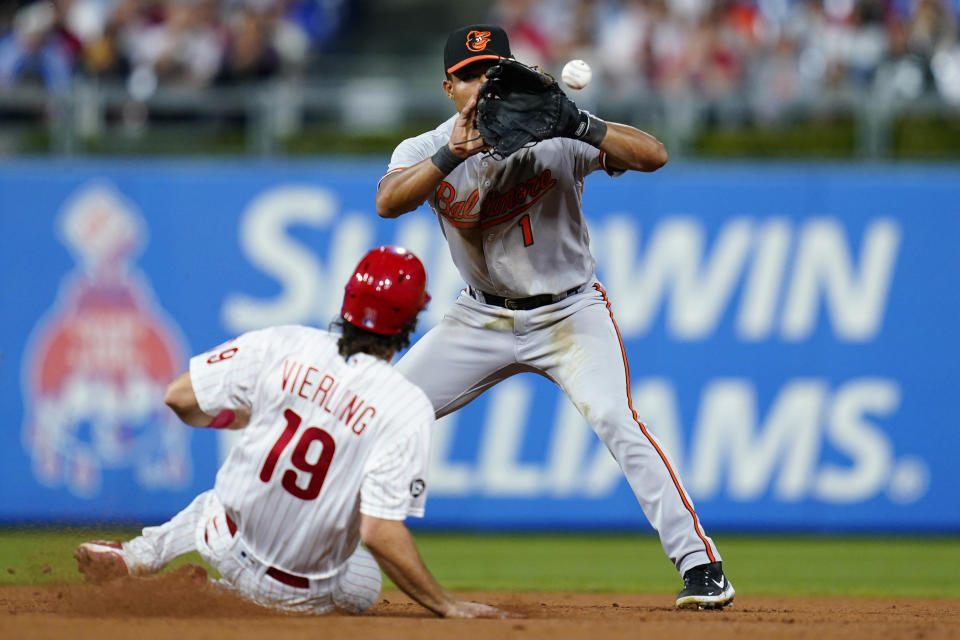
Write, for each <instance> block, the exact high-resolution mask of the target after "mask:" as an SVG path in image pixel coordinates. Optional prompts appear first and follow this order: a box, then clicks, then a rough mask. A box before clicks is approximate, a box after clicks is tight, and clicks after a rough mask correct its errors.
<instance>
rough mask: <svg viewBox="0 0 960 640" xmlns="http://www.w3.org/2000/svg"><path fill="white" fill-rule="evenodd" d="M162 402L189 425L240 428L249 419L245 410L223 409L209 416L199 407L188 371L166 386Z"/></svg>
mask: <svg viewBox="0 0 960 640" xmlns="http://www.w3.org/2000/svg"><path fill="white" fill-rule="evenodd" d="M163 402H164V403H165V404H166V405H167V406H168V407H170V408H171V409H172V410H173V412H174V413H175V414H177V417H178V418H180V419H181V420H182V421H183V422H185V423H186V424H188V425H190V426H191V427H210V428H213V429H242V428H243V427H245V426H246V424H247V422H248V421H249V419H250V414H249V412H247V411H242V410H237V411H233V410H230V409H224V410H223V411H221V412H220V413H218V414H217V415H215V416H211V415H210V414H208V413H205V412H204V411H203V410H202V409H200V405H199V404H198V403H197V395H196V393H194V391H193V382H192V381H191V380H190V372H189V371H187V372H186V373H184V374H182V375H181V376H180V377H179V378H177V379H176V380H174V381H173V382H171V383H170V384H169V385H168V386H167V392H166V394H165V395H164V397H163Z"/></svg>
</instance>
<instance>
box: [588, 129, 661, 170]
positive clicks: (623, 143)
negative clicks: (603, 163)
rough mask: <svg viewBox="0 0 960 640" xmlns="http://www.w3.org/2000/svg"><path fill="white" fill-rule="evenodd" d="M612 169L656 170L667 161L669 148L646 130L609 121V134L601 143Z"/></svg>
mask: <svg viewBox="0 0 960 640" xmlns="http://www.w3.org/2000/svg"><path fill="white" fill-rule="evenodd" d="M600 149H601V150H602V151H603V152H604V153H606V154H607V166H608V167H609V168H611V169H618V170H619V169H626V170H632V171H656V170H657V169H659V168H660V167H662V166H663V165H665V164H666V163H667V149H666V147H664V146H663V143H662V142H660V141H659V140H657V139H656V138H654V137H653V136H652V135H650V134H649V133H647V132H646V131H641V130H640V129H637V128H636V127H631V126H629V125H626V124H619V123H616V122H608V123H607V135H606V136H605V137H604V138H603V141H602V142H601V143H600Z"/></svg>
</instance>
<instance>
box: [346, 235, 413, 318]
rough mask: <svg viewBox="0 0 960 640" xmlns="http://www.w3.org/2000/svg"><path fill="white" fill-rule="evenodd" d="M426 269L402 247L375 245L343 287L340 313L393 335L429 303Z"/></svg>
mask: <svg viewBox="0 0 960 640" xmlns="http://www.w3.org/2000/svg"><path fill="white" fill-rule="evenodd" d="M426 286H427V272H426V271H425V270H424V268H423V264H422V263H421V262H420V260H419V259H418V258H417V256H415V255H413V254H412V253H410V252H409V251H407V250H406V249H404V248H403V247H390V246H384V247H377V248H376V249H373V250H371V251H370V252H369V253H368V254H367V255H365V256H363V259H362V260H360V264H358V265H357V268H356V269H355V270H354V272H353V275H352V276H350V280H349V281H348V282H347V286H346V287H344V295H343V309H341V311H340V315H341V316H343V319H344V320H346V321H347V322H349V323H350V324H352V325H354V326H357V327H360V328H361V329H366V330H367V331H372V332H373V333H379V334H381V335H388V336H390V335H394V334H397V333H400V332H401V331H403V329H404V327H406V326H407V323H409V322H410V320H412V319H413V318H414V317H415V316H416V315H417V314H418V313H420V310H421V309H423V308H424V307H425V306H426V305H427V303H428V302H430V294H429V293H427V290H426Z"/></svg>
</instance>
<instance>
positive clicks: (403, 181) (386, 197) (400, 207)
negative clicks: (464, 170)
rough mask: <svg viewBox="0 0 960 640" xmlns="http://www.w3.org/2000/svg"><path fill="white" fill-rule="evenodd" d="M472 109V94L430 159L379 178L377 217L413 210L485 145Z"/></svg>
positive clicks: (475, 108) (396, 214)
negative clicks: (443, 142) (446, 139)
mask: <svg viewBox="0 0 960 640" xmlns="http://www.w3.org/2000/svg"><path fill="white" fill-rule="evenodd" d="M476 112H477V97H476V96H474V97H472V98H471V99H470V100H469V101H468V102H467V104H466V105H464V107H463V109H461V110H460V113H459V115H458V116H457V119H456V121H455V123H454V125H453V133H451V134H450V141H449V142H448V143H447V146H446V147H442V148H441V149H440V150H439V151H438V152H437V153H436V154H435V155H434V156H433V157H432V158H426V159H424V160H421V161H420V162H418V163H417V164H415V165H413V166H412V167H407V168H406V169H404V170H403V171H396V172H394V173H391V174H390V175H388V176H386V177H384V178H383V180H381V181H380V186H379V187H378V188H377V199H376V202H377V214H379V216H380V217H381V218H396V217H399V216H401V215H403V214H405V213H407V212H409V211H413V210H414V209H416V208H417V207H419V206H420V205H421V204H423V202H424V201H425V200H426V199H427V198H428V197H430V194H431V193H433V192H434V191H435V190H436V188H437V187H438V186H440V182H441V181H442V180H443V179H444V178H445V177H446V176H447V174H448V173H450V172H451V171H453V170H454V169H455V168H457V167H458V166H459V165H460V163H461V162H463V161H464V160H466V159H467V158H469V157H470V156H472V155H474V154H477V153H480V152H481V151H483V150H484V149H486V148H487V146H486V143H484V141H483V138H481V137H480V132H479V131H477V128H476V126H475V124H474V120H475V119H476Z"/></svg>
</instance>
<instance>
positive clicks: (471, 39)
mask: <svg viewBox="0 0 960 640" xmlns="http://www.w3.org/2000/svg"><path fill="white" fill-rule="evenodd" d="M489 42H490V32H489V31H471V32H470V33H468V34H467V49H470V51H483V50H484V49H486V48H487V44H488V43H489Z"/></svg>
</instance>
